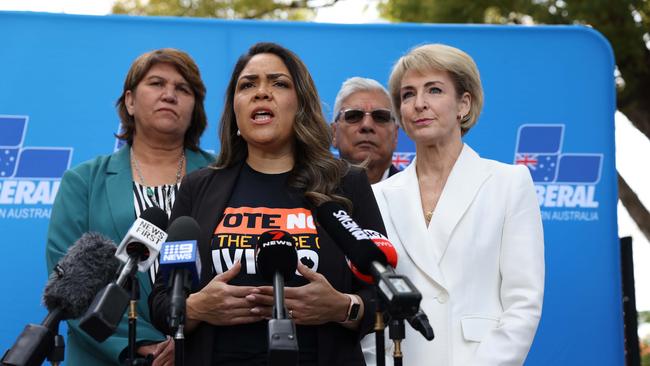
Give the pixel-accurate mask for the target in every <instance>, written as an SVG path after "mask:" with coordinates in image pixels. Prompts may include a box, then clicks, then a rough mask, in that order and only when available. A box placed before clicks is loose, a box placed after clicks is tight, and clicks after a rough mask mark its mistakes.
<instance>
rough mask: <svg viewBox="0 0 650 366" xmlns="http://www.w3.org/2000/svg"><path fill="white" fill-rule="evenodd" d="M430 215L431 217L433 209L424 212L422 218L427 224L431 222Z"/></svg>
mask: <svg viewBox="0 0 650 366" xmlns="http://www.w3.org/2000/svg"><path fill="white" fill-rule="evenodd" d="M432 217H433V210H431V211H426V212H424V219H425V220H426V221H427V225H429V222H431V218H432Z"/></svg>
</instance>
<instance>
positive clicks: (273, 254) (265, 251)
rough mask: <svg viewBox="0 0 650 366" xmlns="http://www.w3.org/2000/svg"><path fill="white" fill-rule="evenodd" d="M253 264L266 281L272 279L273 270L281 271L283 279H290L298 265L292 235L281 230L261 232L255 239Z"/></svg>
mask: <svg viewBox="0 0 650 366" xmlns="http://www.w3.org/2000/svg"><path fill="white" fill-rule="evenodd" d="M255 264H256V266H257V273H259V274H260V275H261V276H262V277H263V278H264V279H265V280H267V281H271V282H272V281H273V275H274V274H275V272H279V273H281V274H282V276H283V277H284V280H285V281H289V280H291V279H292V278H293V276H294V275H295V273H296V268H297V267H298V252H297V251H296V241H295V240H294V238H293V236H291V234H289V233H288V232H286V231H282V230H269V231H265V232H263V233H262V234H261V235H260V237H259V239H257V245H256V247H255Z"/></svg>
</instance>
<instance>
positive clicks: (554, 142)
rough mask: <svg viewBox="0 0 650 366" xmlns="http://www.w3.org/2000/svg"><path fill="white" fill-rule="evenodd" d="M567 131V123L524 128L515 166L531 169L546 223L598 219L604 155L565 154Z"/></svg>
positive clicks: (518, 139)
mask: <svg viewBox="0 0 650 366" xmlns="http://www.w3.org/2000/svg"><path fill="white" fill-rule="evenodd" d="M564 130H565V125H563V124H526V125H522V126H520V127H519V132H518V134H517V145H516V146H517V147H516V150H515V164H521V165H525V166H527V167H528V169H529V170H530V174H531V176H532V178H533V182H534V183H535V190H536V193H537V200H538V202H539V205H540V208H542V218H543V219H544V220H557V221H593V220H598V211H597V210H596V209H597V208H598V205H599V203H598V201H597V200H596V186H597V184H598V182H599V181H600V176H601V173H602V166H603V154H598V153H574V152H563V151H562V150H563V149H562V148H563V142H564ZM545 209H547V210H545Z"/></svg>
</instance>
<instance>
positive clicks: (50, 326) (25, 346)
mask: <svg viewBox="0 0 650 366" xmlns="http://www.w3.org/2000/svg"><path fill="white" fill-rule="evenodd" d="M62 318H63V311H62V310H61V309H55V310H53V311H52V312H50V313H49V314H47V316H46V317H45V319H44V320H43V323H42V324H28V325H27V326H25V329H24V330H23V332H22V333H21V334H20V335H19V336H18V339H16V343H14V345H13V346H12V347H11V348H10V349H9V350H7V352H5V354H4V356H3V357H2V360H1V361H0V364H2V365H3V366H39V365H41V364H42V363H43V361H44V360H45V358H47V360H48V361H50V363H51V364H52V365H54V366H58V365H59V363H60V362H62V361H63V358H64V355H65V343H64V340H63V336H62V335H60V334H59V322H60V321H61V320H62Z"/></svg>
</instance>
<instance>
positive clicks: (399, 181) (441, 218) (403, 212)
mask: <svg viewBox="0 0 650 366" xmlns="http://www.w3.org/2000/svg"><path fill="white" fill-rule="evenodd" d="M416 159H417V158H416ZM488 177H489V171H488V170H487V167H486V166H485V164H484V163H483V162H482V161H481V158H480V157H479V156H478V154H476V152H474V150H472V149H471V148H470V147H469V146H467V145H464V147H463V150H462V152H461V154H460V156H459V157H458V160H457V161H456V163H455V164H454V167H453V168H452V171H451V174H450V175H449V178H448V179H447V183H446V184H445V187H444V188H443V192H442V195H441V196H440V200H439V201H438V205H437V207H436V210H435V212H434V215H433V217H432V219H431V223H430V224H429V227H428V228H427V227H426V225H425V221H424V213H423V212H422V203H421V201H420V187H419V185H418V179H417V173H416V170H415V160H414V161H413V163H411V164H410V165H409V166H408V167H407V168H406V169H405V170H404V171H403V172H402V173H401V174H398V175H396V176H395V177H394V178H393V179H392V180H391V181H387V182H386V184H385V186H384V187H383V189H382V193H383V195H384V199H385V200H386V204H387V206H388V212H389V215H390V220H391V221H392V223H393V225H394V226H395V230H396V232H397V236H398V237H399V241H400V243H401V244H402V246H403V247H404V250H405V251H406V252H407V254H408V256H409V258H410V259H411V260H412V261H413V263H415V265H416V266H417V267H419V269H420V270H421V271H423V272H424V273H426V274H427V276H428V277H429V278H431V279H432V280H433V281H435V282H437V283H438V284H439V285H440V286H442V287H445V280H444V276H443V274H442V271H441V269H440V263H441V261H442V259H443V257H444V254H445V252H446V250H447V246H448V245H449V240H450V237H451V234H452V232H453V230H454V228H455V227H456V225H457V224H458V222H459V221H460V219H461V218H462V216H463V214H464V213H465V211H467V209H468V208H469V206H470V204H471V203H472V201H473V200H474V198H475V196H476V193H477V192H478V190H479V188H480V187H481V185H482V184H483V183H484V182H485V180H486V179H487V178H488Z"/></svg>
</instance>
